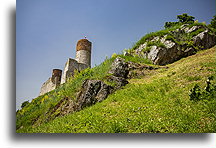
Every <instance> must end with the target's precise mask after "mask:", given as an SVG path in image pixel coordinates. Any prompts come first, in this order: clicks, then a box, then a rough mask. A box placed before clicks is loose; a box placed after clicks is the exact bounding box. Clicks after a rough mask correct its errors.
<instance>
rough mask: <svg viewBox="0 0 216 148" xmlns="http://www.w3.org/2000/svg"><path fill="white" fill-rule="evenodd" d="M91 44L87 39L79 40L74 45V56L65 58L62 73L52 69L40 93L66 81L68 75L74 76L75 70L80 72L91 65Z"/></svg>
mask: <svg viewBox="0 0 216 148" xmlns="http://www.w3.org/2000/svg"><path fill="white" fill-rule="evenodd" d="M91 46H92V43H91V42H90V41H88V40H87V39H81V40H79V41H78V42H77V46H76V58H75V59H71V58H69V59H68V60H67V62H66V63H65V67H64V71H63V73H62V70H60V69H53V72H52V76H51V77H50V78H49V79H48V80H47V81H46V82H45V83H43V85H42V87H41V91H40V95H43V94H45V93H47V92H50V91H51V90H54V89H56V88H57V87H59V86H60V85H61V84H64V83H65V82H67V81H68V79H69V78H70V77H73V76H74V72H75V71H78V72H80V71H81V70H83V69H86V68H88V67H91Z"/></svg>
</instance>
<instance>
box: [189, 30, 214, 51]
mask: <svg viewBox="0 0 216 148" xmlns="http://www.w3.org/2000/svg"><path fill="white" fill-rule="evenodd" d="M193 41H194V44H195V45H196V46H198V47H199V48H201V49H208V48H211V47H213V46H214V45H215V35H214V34H211V33H209V31H208V30H205V31H203V32H201V33H199V34H198V35H196V36H195V37H193Z"/></svg>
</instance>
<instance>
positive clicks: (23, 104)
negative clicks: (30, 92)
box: [21, 101, 29, 108]
mask: <svg viewBox="0 0 216 148" xmlns="http://www.w3.org/2000/svg"><path fill="white" fill-rule="evenodd" d="M28 104H29V101H25V102H23V103H22V105H21V108H23V107H25V106H26V105H28Z"/></svg>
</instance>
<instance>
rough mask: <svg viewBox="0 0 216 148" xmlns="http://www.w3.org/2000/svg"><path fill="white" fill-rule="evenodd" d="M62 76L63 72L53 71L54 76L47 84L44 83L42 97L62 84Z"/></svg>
mask: <svg viewBox="0 0 216 148" xmlns="http://www.w3.org/2000/svg"><path fill="white" fill-rule="evenodd" d="M61 75H62V70H60V69H53V72H52V76H51V77H50V78H49V79H48V80H47V81H46V82H45V83H43V85H42V87H41V91H40V95H43V94H45V93H47V92H49V91H51V90H54V89H56V88H57V87H58V86H59V85H60V83H61Z"/></svg>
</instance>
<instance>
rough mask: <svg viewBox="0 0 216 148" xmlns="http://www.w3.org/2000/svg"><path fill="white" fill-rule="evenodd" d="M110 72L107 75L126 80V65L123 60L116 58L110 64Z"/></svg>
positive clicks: (127, 71) (127, 69)
mask: <svg viewBox="0 0 216 148" xmlns="http://www.w3.org/2000/svg"><path fill="white" fill-rule="evenodd" d="M111 67H112V68H111V70H110V71H109V73H111V74H113V75H114V76H116V77H122V78H127V75H128V73H129V68H128V63H127V62H125V61H124V59H122V58H120V57H117V58H116V59H115V60H114V62H113V63H112V66H111Z"/></svg>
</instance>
